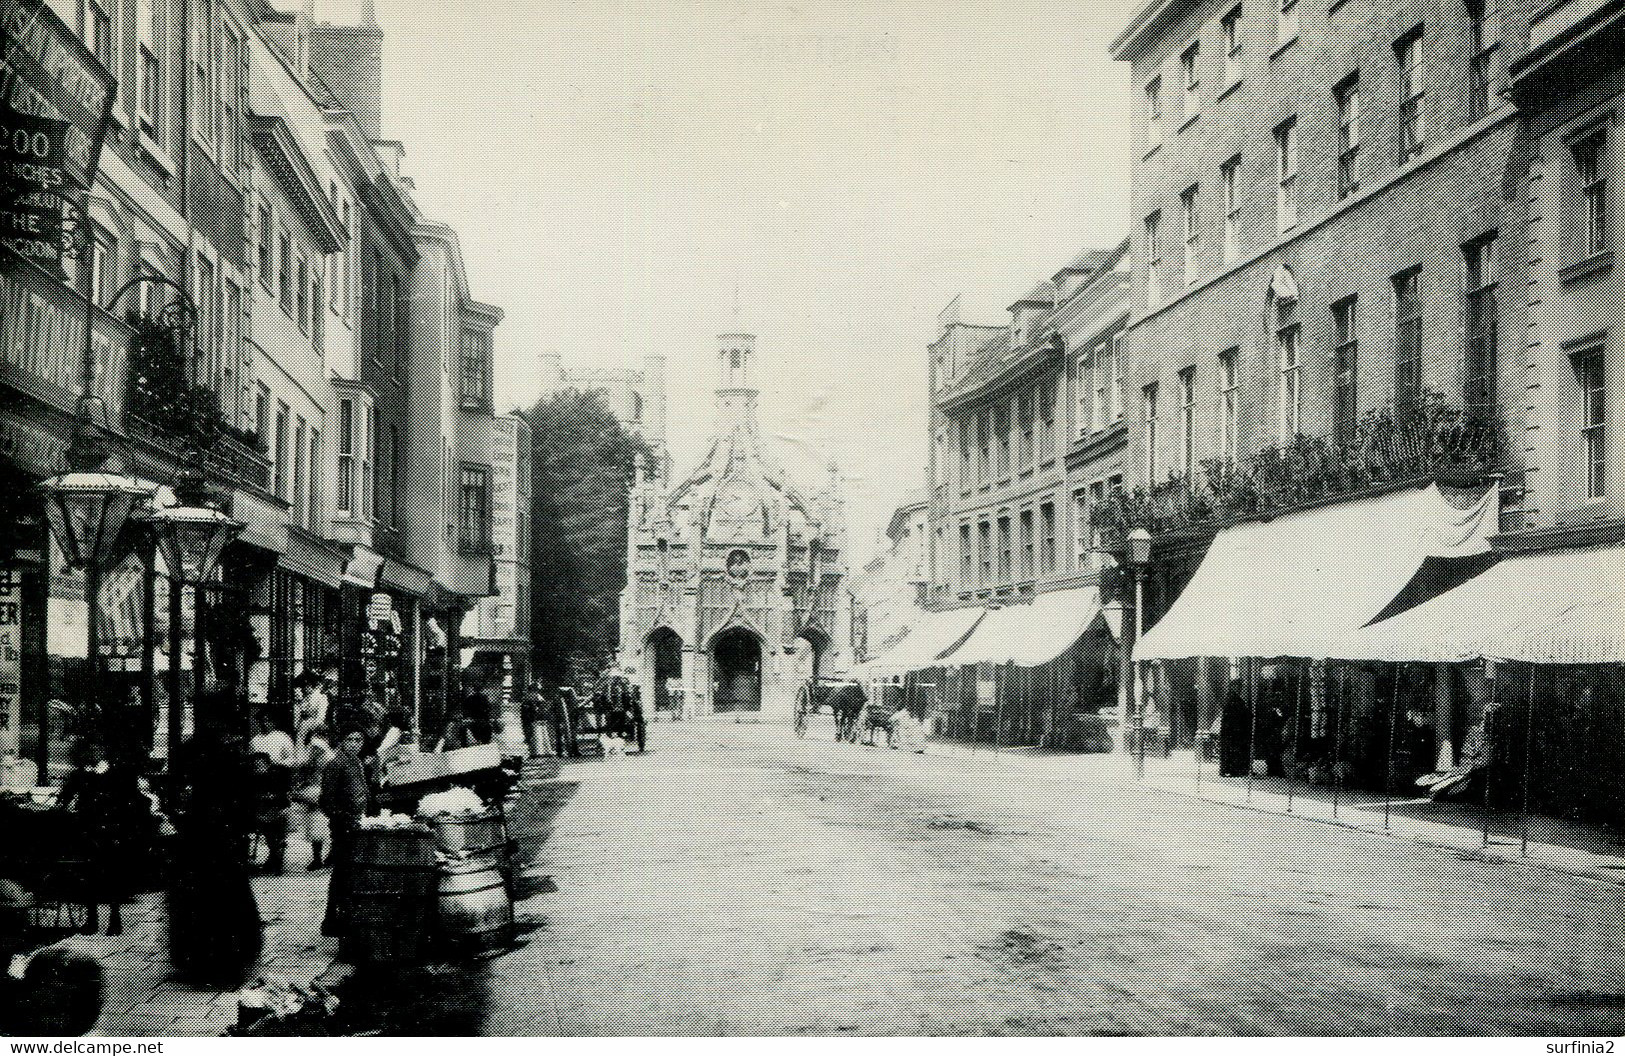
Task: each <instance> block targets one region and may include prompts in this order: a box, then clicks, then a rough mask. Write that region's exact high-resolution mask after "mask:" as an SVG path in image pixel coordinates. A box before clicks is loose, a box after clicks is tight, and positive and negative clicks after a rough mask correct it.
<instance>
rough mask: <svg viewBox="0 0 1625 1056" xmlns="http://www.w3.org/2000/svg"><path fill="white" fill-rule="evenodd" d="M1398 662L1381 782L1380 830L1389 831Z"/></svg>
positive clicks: (1395, 670) (1390, 702) (1397, 709)
mask: <svg viewBox="0 0 1625 1056" xmlns="http://www.w3.org/2000/svg"><path fill="white" fill-rule="evenodd" d="M1399 668H1400V665H1399V664H1395V665H1394V693H1393V696H1392V697H1391V698H1390V699H1389V701H1388V777H1387V779H1386V780H1384V781H1383V783H1382V831H1383V832H1387V831H1389V827H1388V826H1389V821H1390V817H1391V815H1392V813H1393V807H1394V741H1395V739H1396V738H1397V737H1398V735H1399Z"/></svg>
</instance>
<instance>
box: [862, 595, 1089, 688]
mask: <svg viewBox="0 0 1625 1056" xmlns="http://www.w3.org/2000/svg"><path fill="white" fill-rule="evenodd" d="M1117 617H1118V612H1117V610H1115V609H1112V610H1107V611H1102V609H1101V605H1100V594H1099V592H1098V591H1097V590H1096V589H1095V588H1094V587H1078V588H1073V589H1070V590H1057V591H1051V592H1049V593H1045V594H1040V595H1038V596H1037V597H1036V598H1034V599H1033V601H1032V602H1031V603H1030V604H1022V605H1009V606H1005V607H1002V608H997V609H984V608H966V609H949V610H947V611H946V612H926V611H924V610H921V611H920V612H918V613H916V614H915V617H914V619H913V621H912V622H911V623H910V625H909V629H908V633H907V634H905V635H904V636H903V638H902V639H901V640H900V641H899V642H898V643H897V644H896V645H895V646H893V647H892V648H891V649H889V650H887V651H886V653H885V654H884V655H882V656H880V657H877V658H876V659H874V660H870V661H868V662H866V663H864V664H862V665H861V666H859V668H858V669H857V670H856V671H855V672H854V675H855V676H856V677H857V678H859V679H860V680H868V679H871V678H895V677H897V676H899V675H904V674H907V673H908V672H910V671H919V670H923V669H925V668H928V667H964V666H968V665H971V664H984V663H992V664H1015V665H1016V666H1018V667H1040V666H1042V665H1044V664H1047V663H1050V662H1051V661H1053V660H1055V659H1057V658H1059V657H1060V656H1061V655H1062V654H1063V653H1065V652H1066V651H1067V650H1068V649H1070V648H1072V646H1073V645H1075V644H1076V643H1077V642H1078V640H1079V639H1081V638H1082V637H1083V636H1084V635H1085V634H1086V633H1088V632H1089V630H1090V629H1091V628H1093V627H1094V626H1095V625H1096V624H1097V623H1100V624H1102V625H1103V626H1105V627H1106V628H1107V629H1108V630H1109V631H1110V632H1111V633H1112V634H1116V633H1117V631H1118V626H1117Z"/></svg>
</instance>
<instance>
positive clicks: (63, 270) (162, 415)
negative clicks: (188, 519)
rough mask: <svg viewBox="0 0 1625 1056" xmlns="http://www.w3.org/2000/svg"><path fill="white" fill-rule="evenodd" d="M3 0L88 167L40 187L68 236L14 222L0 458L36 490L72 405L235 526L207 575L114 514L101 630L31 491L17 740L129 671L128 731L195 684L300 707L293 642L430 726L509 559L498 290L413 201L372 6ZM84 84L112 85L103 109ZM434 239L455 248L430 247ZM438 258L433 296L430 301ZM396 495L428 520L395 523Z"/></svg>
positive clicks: (318, 662) (115, 443) (303, 660)
mask: <svg viewBox="0 0 1625 1056" xmlns="http://www.w3.org/2000/svg"><path fill="white" fill-rule="evenodd" d="M3 15H4V19H3V20H0V24H3V25H4V26H6V27H7V29H8V31H11V30H17V31H18V35H15V36H11V37H8V39H7V40H6V41H5V42H4V43H5V46H6V47H5V55H6V56H7V60H6V61H7V66H6V69H5V73H6V77H5V82H4V83H5V84H6V85H7V90H8V92H10V97H9V99H8V101H9V102H10V103H11V104H12V105H13V106H14V107H16V108H18V109H20V110H23V111H26V112H30V113H38V114H42V115H44V116H48V117H53V118H61V119H64V120H66V121H67V123H68V124H67V129H68V131H67V132H66V141H65V142H64V144H63V148H64V149H63V155H64V157H65V159H66V160H67V163H68V164H67V170H66V171H68V172H69V174H70V175H71V176H72V177H73V178H74V179H76V180H78V181H79V185H75V186H74V187H73V193H72V194H71V195H68V194H58V195H56V196H55V197H53V198H52V202H53V203H54V204H52V205H51V206H50V208H51V209H60V210H61V211H64V212H66V213H67V214H68V216H69V219H70V220H71V221H72V223H71V225H68V230H70V231H71V232H74V233H75V237H74V238H71V239H66V240H62V241H63V242H65V243H66V244H67V245H68V248H69V252H68V253H67V254H63V255H62V258H63V259H62V261H61V262H60V263H59V262H58V259H57V256H58V254H57V253H56V252H55V251H54V249H52V246H53V245H55V244H56V243H57V241H58V240H57V239H56V238H55V236H54V234H52V235H51V237H49V238H46V237H39V238H8V240H7V242H6V244H5V247H4V248H3V249H0V256H3V259H0V265H3V266H0V282H3V284H4V289H3V296H4V299H5V303H6V305H7V308H6V309H5V311H4V312H0V327H5V328H7V336H6V340H5V342H4V344H5V348H6V357H7V360H6V372H5V376H4V383H5V385H6V388H7V393H6V395H7V399H6V400H5V401H4V405H3V406H0V430H3V431H4V434H5V436H6V443H5V457H4V459H3V462H0V477H3V480H4V482H5V483H6V485H7V486H8V487H12V488H14V489H15V490H16V491H17V492H18V493H19V494H33V491H32V489H33V487H34V485H36V484H37V483H38V482H39V481H41V480H42V479H43V478H45V477H48V476H51V475H52V474H55V473H58V472H61V471H62V469H63V468H64V466H65V465H66V464H67V463H68V462H69V461H70V459H69V458H68V456H67V451H68V448H69V441H70V439H71V438H72V437H73V436H75V435H77V434H78V433H81V432H84V433H86V435H89V436H93V437H94V438H96V439H98V440H99V443H97V444H93V445H80V447H79V448H76V450H80V449H82V450H85V451H90V452H92V453H94V454H96V455H97V456H98V464H99V465H100V466H101V467H102V468H104V469H106V470H107V471H109V472H111V473H113V474H115V476H116V477H117V478H118V479H121V480H124V481H126V482H127V483H128V484H129V486H130V487H131V488H133V489H135V490H137V491H139V492H140V493H141V495H143V496H147V495H150V496H151V497H150V498H143V499H142V501H144V502H148V503H150V504H152V505H154V506H157V507H164V506H166V505H169V504H171V503H173V502H174V501H175V499H174V497H172V496H171V495H170V493H169V491H167V490H166V489H164V488H163V487H161V486H162V485H165V484H168V483H170V482H172V481H175V480H177V477H178V473H179V470H180V467H181V465H182V463H184V462H186V461H188V460H189V459H196V460H198V461H199V462H200V463H201V466H202V468H203V470H204V471H205V473H206V475H207V483H208V484H209V485H210V486H211V488H212V489H213V490H214V491H215V493H216V494H217V496H218V501H219V502H220V503H221V505H222V506H223V508H224V509H225V510H226V512H228V513H230V514H231V515H232V516H233V517H234V518H235V519H236V520H237V521H239V522H241V524H242V529H241V534H240V536H239V537H238V538H237V539H236V541H234V542H233V543H231V544H230V545H229V546H228V547H227V548H226V550H225V552H224V555H223V556H222V559H221V562H220V570H219V571H217V572H216V575H215V578H214V580H212V581H211V582H209V583H207V584H204V585H203V586H202V588H201V589H200V590H199V589H194V586H193V585H192V584H178V583H172V582H171V579H170V575H171V570H170V569H168V568H167V567H166V566H165V565H164V563H163V561H162V559H161V558H160V557H159V556H157V555H156V554H155V552H154V550H153V549H152V546H151V543H150V541H149V540H148V537H147V535H146V533H144V532H141V531H137V530H132V531H128V532H125V533H122V534H121V535H120V536H119V537H118V538H117V540H114V541H113V545H112V546H110V547H109V548H108V549H107V552H106V553H105V554H103V555H101V556H102V560H100V561H98V562H95V565H96V568H97V571H98V573H99V578H100V580H101V587H100V589H99V590H98V591H97V599H98V602H99V604H98V606H96V607H98V608H99V609H100V619H99V620H97V621H96V634H95V635H91V634H89V633H88V627H89V623H90V621H89V620H88V615H87V613H88V610H89V609H90V608H91V606H89V605H88V604H87V596H86V590H85V587H86V576H85V574H84V572H83V571H82V570H80V569H76V568H73V567H70V565H69V563H68V562H67V561H66V559H65V556H64V555H63V554H62V553H61V550H60V547H58V546H57V545H56V544H55V542H54V540H53V538H52V536H51V535H50V533H49V532H48V531H47V529H46V527H45V524H44V518H43V517H42V516H40V514H41V512H42V510H41V509H40V508H39V507H38V506H37V505H36V504H34V503H30V504H28V505H27V506H26V507H25V508H24V509H23V510H22V511H21V512H20V513H19V514H18V515H17V516H16V517H15V519H14V521H13V523H11V524H10V525H9V527H10V529H11V531H10V538H9V542H10V544H11V545H10V546H9V547H8V550H7V553H6V554H5V555H4V556H5V560H6V576H5V582H6V591H7V592H8V595H15V597H14V598H13V597H9V596H8V598H6V599H5V600H6V601H13V600H15V601H16V602H17V605H16V608H15V612H16V615H17V617H18V621H17V629H15V630H11V629H8V630H7V631H6V632H5V633H6V634H7V635H8V636H10V637H12V638H14V639H15V643H12V642H8V643H7V644H8V645H10V644H17V645H19V646H20V648H18V649H17V650H16V652H17V656H18V663H17V664H16V665H15V666H16V667H17V668H18V670H17V671H16V672H11V671H9V670H0V681H3V682H5V683H6V685H7V689H8V693H9V694H10V700H9V701H8V706H7V713H6V715H5V720H6V721H5V722H4V723H3V724H0V727H3V732H0V754H5V753H6V752H8V751H17V750H21V751H22V752H23V753H24V754H26V755H27V756H28V757H29V758H30V759H32V760H33V761H35V762H36V763H38V764H39V765H40V766H41V767H42V768H43V769H45V771H46V772H47V775H49V774H50V773H52V772H56V771H58V770H60V768H61V767H62V766H63V764H64V762H65V758H66V756H65V753H64V752H63V750H62V745H63V743H64V742H65V741H66V740H67V739H68V738H70V737H72V736H76V735H78V734H81V733H83V732H85V731H84V730H83V729H82V728H79V727H77V726H76V725H75V722H76V720H75V719H74V718H73V716H74V715H76V714H77V715H88V714H91V713H92V709H88V708H80V707H79V705H80V704H81V703H82V702H83V701H84V700H85V699H87V697H89V696H91V695H94V696H96V697H99V698H100V699H101V700H102V701H103V702H104V703H105V702H106V701H109V700H119V701H126V702H127V707H124V708H122V709H115V710H113V711H111V712H104V714H106V715H108V716H109V720H108V721H110V722H113V723H114V725H116V726H117V729H115V730H113V731H112V733H111V735H112V736H116V737H117V738H118V739H119V740H120V742H121V745H120V746H121V747H129V748H131V749H134V750H141V751H146V752H149V753H150V754H151V755H153V756H154V757H156V758H160V759H162V758H165V757H167V755H168V752H169V748H170V746H171V745H172V744H173V743H174V742H175V741H176V740H177V739H179V738H183V737H185V736H188V735H189V733H190V731H191V729H192V727H193V723H194V716H193V701H192V699H191V698H192V697H193V696H194V695H195V694H196V693H197V692H198V691H201V690H203V689H206V688H212V687H217V686H218V687H222V688H234V689H235V690H236V699H237V700H238V702H239V703H238V708H239V710H242V709H246V708H249V707H252V708H255V709H263V710H266V711H267V712H268V713H269V714H271V715H272V717H273V718H274V719H277V720H279V721H284V722H286V721H288V720H289V719H291V685H290V683H291V681H292V677H293V675H294V674H296V673H297V672H298V671H300V670H302V669H312V670H315V669H332V670H334V671H335V673H336V674H338V676H339V680H340V686H339V697H340V701H341V702H349V703H358V704H359V703H363V702H365V703H368V704H370V705H371V706H373V707H375V708H380V709H382V708H390V707H401V708H404V709H408V710H409V711H410V712H411V713H413V714H415V715H417V716H418V720H419V723H420V725H426V726H430V727H433V728H438V724H439V722H440V721H441V720H440V716H441V715H442V713H443V712H444V708H445V698H446V696H447V694H448V693H450V692H453V691H455V690H456V689H457V686H456V680H455V679H454V678H452V677H450V676H451V674H452V672H454V671H455V669H456V667H457V665H458V662H459V661H460V659H461V657H460V651H459V649H458V646H457V641H456V635H457V631H458V627H459V626H460V624H461V620H462V616H463V614H464V613H465V612H467V611H468V610H469V608H470V607H471V606H472V605H473V603H474V601H475V600H476V599H478V598H480V597H484V596H486V595H489V594H490V593H491V592H492V589H493V588H492V560H491V552H490V551H491V544H490V539H491V534H492V528H491V506H492V498H491V496H492V488H491V483H490V473H491V470H490V468H489V467H490V466H491V463H492V457H491V455H490V451H489V447H490V444H491V443H492V442H493V439H494V436H493V434H494V432H495V430H494V428H493V425H494V419H493V418H492V416H491V408H490V400H489V371H490V365H489V357H490V347H491V344H490V338H491V332H492V328H493V327H494V326H495V324H496V322H497V321H498V320H499V319H500V312H499V311H498V310H496V309H494V308H490V307H489V306H484V305H480V304H478V303H477V302H475V301H473V300H472V299H471V298H470V297H469V296H468V290H467V284H466V281H465V280H463V279H462V278H461V266H460V260H458V259H457V252H456V246H455V236H454V235H452V234H451V233H450V232H448V231H446V230H445V229H443V228H436V227H434V226H433V225H429V224H427V223H426V222H425V221H424V220H423V218H422V217H421V216H420V215H419V213H418V212H417V210H416V208H415V207H414V206H413V205H412V203H411V200H410V195H409V193H408V192H409V190H410V181H409V180H406V179H405V178H404V177H402V176H401V174H400V171H399V157H400V149H399V146H398V145H397V144H390V143H388V142H386V141H383V140H381V139H380V138H379V130H378V127H377V120H378V112H379V100H378V91H379V88H380V85H381V76H380V67H379V64H378V58H379V48H380V46H381V39H382V33H381V31H380V30H379V29H378V27H377V25H376V21H375V20H374V19H372V18H371V17H370V16H371V12H370V7H369V8H368V9H367V11H366V12H365V17H364V18H363V23H362V25H361V26H359V27H315V26H313V25H312V24H311V22H310V18H309V16H308V13H305V12H295V13H284V12H280V11H277V10H275V9H273V8H271V7H270V6H269V5H267V4H265V3H263V2H259V0H243V2H241V3H239V2H238V0H210V2H203V0H194V2H191V3H188V4H177V3H164V4H153V3H147V2H144V0H108V2H106V3H104V2H102V0H86V2H84V3H78V4H68V3H56V2H50V3H41V2H40V0H7V2H6V3H5V5H4V9H3ZM24 27H26V28H24ZM75 37H77V38H78V40H77V41H76V40H75V39H74V38H75ZM80 42H82V43H83V48H80V46H79V45H80ZM30 56H33V59H34V60H36V61H30V58H29V57H30ZM47 56H48V57H51V61H49V62H45V63H41V62H39V61H37V60H39V59H40V58H42V57H47ZM354 58H360V59H368V60H370V63H369V62H360V63H356V62H351V61H350V60H351V59H354ZM324 72H325V73H330V74H333V75H334V76H335V78H338V79H339V81H340V83H339V84H338V85H337V86H334V85H330V84H328V83H326V82H325V81H324V80H323V77H322V73H324ZM109 74H111V75H112V76H109ZM341 75H343V76H341ZM115 78H116V80H115ZM346 78H348V79H346ZM115 85H116V86H122V87H115ZM93 88H95V89H96V90H103V91H106V92H107V93H108V94H107V98H106V100H105V104H106V106H105V109H106V110H110V115H109V116H108V117H107V118H106V120H105V123H104V121H103V120H102V116H103V111H102V108H99V107H98V106H97V105H95V104H96V103H97V102H98V101H97V100H96V99H94V98H92V97H93V95H94V94H95V92H94V91H92V89H93ZM103 135H105V141H106V147H105V149H103V150H102V151H101V152H100V169H99V171H95V172H93V171H92V166H91V165H90V164H89V163H90V162H91V160H93V158H94V157H95V153H96V152H95V151H94V149H93V147H94V144H95V143H96V141H97V139H98V138H99V137H102V136H103ZM92 177H93V178H92ZM42 200H43V199H42V198H37V197H36V198H31V199H30V200H28V201H26V202H24V201H23V200H22V199H20V198H15V197H12V196H11V195H9V193H8V200H7V201H6V202H5V203H0V204H3V205H4V207H5V208H6V209H7V210H8V217H7V221H8V223H13V224H14V223H15V218H16V216H18V215H21V214H20V213H18V210H19V209H22V210H23V211H24V212H27V213H28V214H29V215H30V216H35V219H32V220H26V221H24V225H25V226H24V228H23V230H27V226H26V225H29V224H33V225H36V226H37V225H38V224H40V223H41V222H42V221H40V220H39V219H38V217H37V215H36V214H38V213H39V211H40V208H41V207H40V202H41V201H42ZM19 202H22V205H18V204H17V203H19ZM53 223H54V221H53ZM48 226H49V225H48ZM16 229H17V228H16V227H15V226H14V227H13V230H16ZM39 230H40V231H42V232H43V231H44V230H45V229H44V228H40V229H39ZM424 245H429V246H433V247H436V248H435V250H434V252H436V253H438V254H439V255H438V257H436V263H437V264H438V267H437V268H431V269H429V270H428V272H427V273H425V269H423V268H420V267H419V258H420V257H421V256H427V255H429V254H428V253H426V252H425V251H424V249H423V248H422V247H423V246H424ZM425 286H427V287H429V288H432V289H434V290H437V291H441V292H443V293H444V294H445V295H444V296H440V297H438V298H437V297H433V296H429V297H424V306H423V311H422V312H421V313H420V312H419V311H418V309H417V306H416V304H415V303H414V300H415V298H416V297H417V296H420V295H421V289H422V288H423V287H425ZM87 295H88V296H87ZM87 308H88V310H89V319H90V322H91V324H92V326H91V330H92V333H91V335H90V341H89V344H88V348H89V352H90V354H89V355H88V356H85V355H84V354H83V349H85V348H86V347H87V346H86V341H85V337H86V325H85V324H86V312H87ZM419 334H424V335H432V340H421V341H420V340H419V337H418V335H419ZM420 344H421V345H422V346H423V347H422V348H421V349H420V348H419V347H418V346H419V345H420ZM469 348H472V349H473V350H474V353H472V354H471V353H470V352H469V351H467V350H468V349H469ZM418 360H421V361H422V362H418ZM87 378H88V389H87ZM418 379H427V380H426V381H421V380H418ZM414 383H415V384H417V385H418V387H420V388H422V387H424V386H427V388H426V390H425V392H424V393H423V399H421V400H419V399H418V398H417V396H418V394H417V393H416V392H415V391H414V390H413V389H412V388H411V387H410V386H411V385H412V384H414ZM481 386H483V387H482V388H481V392H482V393H483V399H469V398H468V397H469V396H471V395H475V393H474V387H481ZM82 394H88V395H92V396H95V397H97V398H98V399H99V403H97V402H95V401H92V402H90V403H88V404H84V405H83V406H84V409H85V412H86V414H88V415H89V419H88V420H89V422H90V425H88V426H86V425H83V424H76V422H75V419H74V412H75V406H76V403H79V402H80V401H79V397H80V396H81V395H82ZM13 397H15V398H13ZM420 416H421V421H420ZM98 422H99V423H100V424H99V426H98V425H97V423H98ZM189 452H191V454H189ZM470 469H472V470H473V472H472V473H470V472H469V470H470ZM481 470H483V471H484V472H485V474H486V478H485V482H484V486H483V488H482V487H481V486H480V480H479V479H478V477H479V471H481ZM459 471H460V472H461V475H460V476H458V475H457V474H458V473H459ZM410 488H416V489H420V491H421V495H420V493H419V492H417V491H409V490H408V489H410ZM459 488H460V489H461V490H459ZM409 509H412V510H423V511H425V516H426V517H427V518H429V521H428V522H427V523H424V524H421V525H416V526H409V525H408V524H407V523H406V522H407V518H406V517H405V511H406V510H409ZM409 528H412V529H414V530H409ZM515 589H516V590H517V589H518V588H517V587H516V588H515ZM195 594H201V595H202V599H203V602H202V604H201V605H199V604H197V602H196V601H195V599H194V595H195ZM385 601H387V602H388V604H387V605H385V604H383V602H385ZM7 611H8V612H9V611H12V610H7ZM94 639H99V643H98V644H99V649H98V650H97V652H98V654H99V655H98V656H97V657H96V658H95V664H94V666H95V668H96V669H97V673H96V674H95V677H93V678H91V679H83V678H81V677H80V672H81V671H82V670H83V668H84V667H85V666H86V664H85V656H86V650H87V646H88V645H89V644H90V641H91V640H94ZM199 639H201V641H200V640H199ZM172 654H173V655H172ZM92 686H94V687H96V688H95V690H94V694H93V693H92V690H91V689H90V688H87V687H92ZM52 699H60V700H63V701H66V702H68V707H67V708H62V707H55V708H48V707H47V702H48V701H50V700H52ZM171 701H173V702H174V706H171V703H170V702H171ZM52 716H59V718H55V719H53V718H52ZM60 716H66V718H65V719H64V718H60ZM237 717H238V718H241V715H238V716H237ZM6 733H9V736H6V735H5V734H6Z"/></svg>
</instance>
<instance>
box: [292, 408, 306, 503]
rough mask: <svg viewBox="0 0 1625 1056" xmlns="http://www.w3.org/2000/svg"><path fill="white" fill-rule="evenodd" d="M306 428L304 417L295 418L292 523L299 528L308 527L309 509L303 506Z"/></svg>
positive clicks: (304, 497)
mask: <svg viewBox="0 0 1625 1056" xmlns="http://www.w3.org/2000/svg"><path fill="white" fill-rule="evenodd" d="M308 428H309V427H308V426H307V425H306V424H305V418H304V415H299V416H297V418H296V419H295V423H294V427H293V523H294V524H297V525H298V526H299V527H301V528H309V527H310V509H309V507H308V506H306V504H305V499H306V496H305V433H306V431H307V429H308Z"/></svg>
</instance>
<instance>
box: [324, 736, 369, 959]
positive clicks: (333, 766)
mask: <svg viewBox="0 0 1625 1056" xmlns="http://www.w3.org/2000/svg"><path fill="white" fill-rule="evenodd" d="M366 743H367V737H366V734H364V733H363V732H362V731H361V730H358V729H351V730H346V731H345V733H344V736H343V738H342V739H341V740H340V741H339V751H338V754H337V755H335V756H334V757H333V759H332V761H331V762H329V763H328V764H327V768H326V769H325V770H323V771H322V793H321V799H320V801H319V803H320V806H321V808H322V812H323V813H324V814H326V815H327V818H328V824H329V825H330V826H331V829H332V835H333V857H332V863H333V876H332V879H331V880H330V881H329V882H328V887H327V915H326V917H325V919H323V921H322V934H323V935H327V936H345V935H348V934H349V933H350V930H351V925H352V922H353V918H354V915H355V843H356V839H357V837H358V835H359V834H360V832H361V819H362V818H365V817H369V816H371V815H372V814H375V813H377V806H376V803H375V800H374V798H373V792H372V786H371V785H370V784H369V783H368V782H367V774H366V771H365V769H363V767H362V765H361V751H362V748H363V747H364V746H365V745H366Z"/></svg>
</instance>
